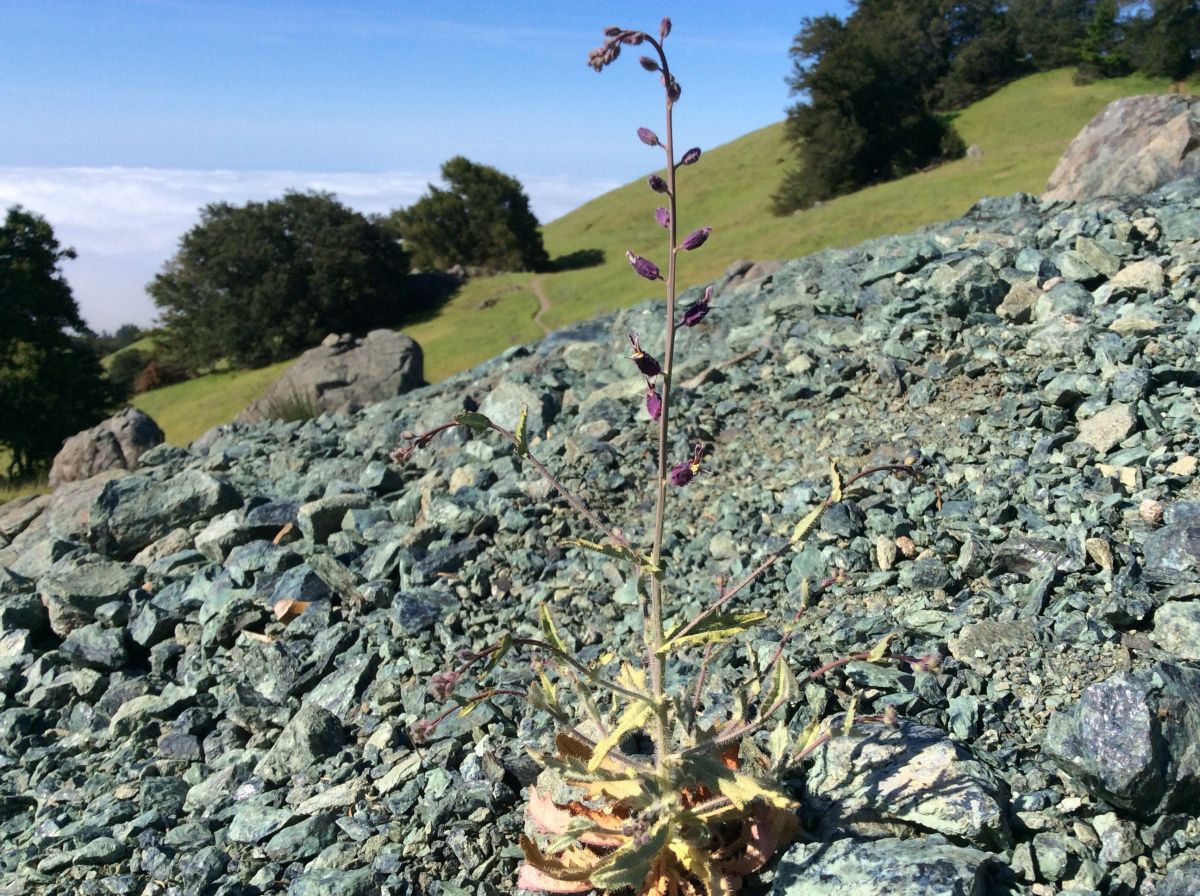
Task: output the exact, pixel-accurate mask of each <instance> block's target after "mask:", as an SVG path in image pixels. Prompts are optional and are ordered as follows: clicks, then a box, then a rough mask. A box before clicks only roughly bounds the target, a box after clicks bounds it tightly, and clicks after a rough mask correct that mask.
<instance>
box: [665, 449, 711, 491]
mask: <svg viewBox="0 0 1200 896" xmlns="http://www.w3.org/2000/svg"><path fill="white" fill-rule="evenodd" d="M703 459H704V445H702V444H699V443H697V445H696V447H695V448H694V449H692V457H691V460H685V461H681V462H680V463H677V464H676V465H675V466H673V467H671V472H670V473H668V474H667V478H668V479H669V480H670V481H671V484H672V485H687V484H688V483H689V482H691V481H692V479H693V478H695V476H696V474H697V473H699V472H700V462H701V461H702V460H703Z"/></svg>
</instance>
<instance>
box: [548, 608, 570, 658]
mask: <svg viewBox="0 0 1200 896" xmlns="http://www.w3.org/2000/svg"><path fill="white" fill-rule="evenodd" d="M542 634H543V635H545V636H546V641H547V643H548V644H550V646H551V647H553V648H554V649H555V650H557V651H558V652H559V653H562V654H565V653H567V645H565V644H564V643H563V641H562V638H560V637H559V636H558V629H557V628H555V627H554V620H553V619H552V618H550V608H549V607H548V606H546V605H545V604H542Z"/></svg>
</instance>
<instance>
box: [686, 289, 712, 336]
mask: <svg viewBox="0 0 1200 896" xmlns="http://www.w3.org/2000/svg"><path fill="white" fill-rule="evenodd" d="M712 294H713V288H712V287H711V286H708V287H705V289H704V296H703V297H702V298H701V299H699V300H698V301H695V302H693V303H692V304H691V305H689V306H688V307H687V310H686V311H684V312H683V319H682V320H681V321H680V323H681V324H682V325H683V326H685V327H694V326H696V324H698V323H700V321H702V320H704V318H705V317H707V316H708V312H709V311H710V310H711V308H712V306H711V304H710V303H711V302H712Z"/></svg>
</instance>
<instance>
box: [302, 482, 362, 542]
mask: <svg viewBox="0 0 1200 896" xmlns="http://www.w3.org/2000/svg"><path fill="white" fill-rule="evenodd" d="M370 503H371V496H370V495H366V494H362V493H355V492H350V493H348V494H344V495H330V496H329V497H327V498H318V499H317V500H315V501H309V502H308V503H307V504H302V505H300V508H299V510H298V511H297V513H296V519H297V522H298V524H299V528H300V532H301V533H302V534H303V535H304V537H305V538H306V539H308V540H309V541H310V542H312V543H313V544H324V543H325V542H326V541H327V540H328V539H329V536H330V535H332V534H333V533H334V532H336V531H337V530H338V529H340V528H341V527H342V519H343V517H345V516H346V513H347V512H348V511H351V510H357V509H361V508H363V507H367V506H369V505H370Z"/></svg>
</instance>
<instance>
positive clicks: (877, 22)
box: [772, 0, 964, 214]
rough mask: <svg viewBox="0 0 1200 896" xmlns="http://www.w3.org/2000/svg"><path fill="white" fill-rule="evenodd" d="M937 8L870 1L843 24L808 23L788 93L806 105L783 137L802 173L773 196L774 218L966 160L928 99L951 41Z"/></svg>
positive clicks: (829, 19)
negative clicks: (943, 163) (934, 166)
mask: <svg viewBox="0 0 1200 896" xmlns="http://www.w3.org/2000/svg"><path fill="white" fill-rule="evenodd" d="M935 12H936V10H935V2H934V0H867V2H862V3H859V5H858V6H857V7H856V9H855V11H854V13H853V14H852V15H851V16H850V18H849V19H847V20H846V21H845V22H842V21H840V20H839V19H837V17H835V16H831V15H826V16H821V17H818V18H816V19H805V21H804V25H803V27H802V28H801V31H800V33H799V34H798V35H797V36H796V40H795V42H794V43H793V45H792V49H791V56H792V58H793V60H794V63H793V71H792V75H791V77H790V78H789V79H788V84H789V86H790V87H791V89H792V93H793V94H794V95H802V96H804V97H805V99H804V100H801V101H800V102H798V103H796V104H795V105H793V106H792V107H790V108H789V109H788V116H787V123H786V125H785V135H786V139H787V140H788V142H789V143H790V144H791V145H792V147H793V148H794V151H795V154H796V156H797V158H798V161H799V164H798V165H797V166H795V167H794V168H792V169H791V170H790V171H789V172H788V173H787V175H786V176H785V178H784V182H783V184H782V185H781V187H780V189H779V190H778V191H777V192H776V193H775V195H774V196H773V197H772V199H773V207H774V210H775V212H776V214H786V213H788V212H791V211H794V210H795V209H798V208H803V207H805V206H807V205H810V204H811V203H812V202H814V201H817V200H822V199H828V198H831V197H833V196H837V195H840V194H842V193H845V192H849V191H850V190H854V189H857V188H859V187H863V186H867V185H869V184H873V183H878V182H880V181H884V180H889V179H891V178H895V177H900V176H902V175H905V174H909V173H911V172H913V171H916V170H918V169H920V168H923V167H925V166H927V165H929V164H930V163H932V162H935V161H938V160H940V159H944V158H952V157H954V156H956V155H961V154H962V152H963V148H964V147H963V146H962V141H961V139H959V138H958V135H957V134H955V132H954V131H953V129H952V128H951V127H950V126H949V125H948V124H947V123H946V122H945V121H943V120H942V119H941V118H940V117H938V116H937V115H935V114H934V112H933V110H932V108H931V104H930V99H929V98H930V95H931V93H932V92H933V89H934V87H935V85H936V84H937V82H938V79H939V78H940V77H941V76H942V75H943V74H944V72H945V70H946V68H947V66H948V65H949V62H948V50H947V49H946V47H947V44H948V42H949V41H950V37H949V35H948V33H947V31H946V28H945V20H944V18H943V17H941V16H939V15H936V14H935Z"/></svg>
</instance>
